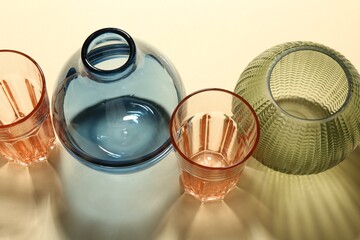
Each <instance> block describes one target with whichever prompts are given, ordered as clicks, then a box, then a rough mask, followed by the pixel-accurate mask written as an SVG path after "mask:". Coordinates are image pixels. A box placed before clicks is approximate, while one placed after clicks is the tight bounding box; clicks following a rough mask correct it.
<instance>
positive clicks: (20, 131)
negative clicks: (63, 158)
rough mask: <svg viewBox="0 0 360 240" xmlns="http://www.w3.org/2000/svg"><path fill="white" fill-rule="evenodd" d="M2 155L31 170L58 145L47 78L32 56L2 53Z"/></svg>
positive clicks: (18, 53)
mask: <svg viewBox="0 0 360 240" xmlns="http://www.w3.org/2000/svg"><path fill="white" fill-rule="evenodd" d="M0 109H1V111H0V155H1V157H2V158H4V159H6V160H8V161H12V162H14V163H17V164H21V165H24V166H29V165H30V164H31V163H33V162H37V161H42V160H45V159H47V157H48V155H49V153H50V150H51V149H52V148H53V147H54V145H55V135H54V132H53V129H52V123H51V118H50V109H49V99H48V95H47V92H46V84H45V77H44V74H43V72H42V70H41V68H40V66H39V65H38V64H37V63H36V62H35V61H34V60H33V59H32V58H31V57H29V56H28V55H26V54H24V53H21V52H18V51H15V50H0Z"/></svg>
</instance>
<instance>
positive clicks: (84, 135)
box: [52, 28, 185, 172]
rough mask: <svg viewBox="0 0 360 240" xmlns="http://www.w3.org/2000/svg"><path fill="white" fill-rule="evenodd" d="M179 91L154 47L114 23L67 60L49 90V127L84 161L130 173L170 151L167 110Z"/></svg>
mask: <svg viewBox="0 0 360 240" xmlns="http://www.w3.org/2000/svg"><path fill="white" fill-rule="evenodd" d="M184 96H185V91H184V87H183V84H182V82H181V79H180V77H179V75H178V73H177V71H176V70H175V68H174V67H173V65H172V64H171V63H170V61H169V60H167V59H166V58H165V57H164V56H163V55H162V54H160V53H159V52H158V51H157V50H155V49H154V48H152V47H150V46H149V45H146V44H145V43H143V42H141V41H135V40H133V39H132V38H131V36H130V35H129V34H127V33H126V32H124V31H123V30H120V29H116V28H105V29H100V30H98V31H96V32H94V33H93V34H91V35H90V36H89V37H88V38H87V39H86V41H85V42H84V44H83V46H82V49H81V50H79V51H78V52H76V53H75V54H74V56H73V57H72V58H71V59H70V60H69V61H68V62H67V63H66V64H65V66H64V69H63V71H62V73H61V75H60V77H59V80H58V82H57V87H56V89H55V92H54V94H53V105H52V107H53V119H54V128H55V131H56V133H57V136H58V137H59V139H60V142H61V143H62V144H63V145H64V146H65V148H66V149H67V150H68V151H69V152H70V153H71V154H73V156H75V158H76V159H78V160H80V161H81V162H82V163H84V164H86V165H88V166H90V167H92V168H94V169H96V170H101V171H106V172H130V171H135V170H140V169H144V168H145V167H148V166H151V165H152V164H155V163H156V162H158V161H160V160H161V159H162V158H163V157H164V156H165V155H166V154H167V153H168V152H169V151H170V150H171V149H172V146H171V143H170V139H169V138H170V136H169V128H168V125H169V121H170V115H171V113H172V111H173V110H174V108H175V107H176V105H177V104H178V103H179V102H180V100H181V99H182V98H183V97H184Z"/></svg>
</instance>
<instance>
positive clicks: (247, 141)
mask: <svg viewBox="0 0 360 240" xmlns="http://www.w3.org/2000/svg"><path fill="white" fill-rule="evenodd" d="M259 134H260V128H259V122H258V119H257V116H256V114H255V111H254V110H253V109H252V107H251V106H250V105H249V104H248V103H247V102H246V101H245V100H244V99H243V98H242V97H240V96H239V95H237V94H235V93H233V92H230V91H228V90H224V89H218V88H211V89H203V90H200V91H198V92H195V93H192V94H190V95H188V96H187V97H186V98H184V99H183V100H182V101H181V102H180V103H179V105H178V106H177V107H176V108H175V110H174V112H173V114H172V117H171V120H170V136H171V141H172V144H173V146H174V148H175V152H176V156H177V159H178V163H179V166H180V169H181V172H180V178H181V181H182V184H183V186H184V189H185V192H186V193H188V194H191V195H193V196H195V197H196V198H197V199H199V200H201V201H203V202H206V201H212V200H222V199H224V197H225V196H226V194H227V193H228V192H229V191H230V190H231V189H232V188H233V187H235V185H236V183H237V181H238V179H239V177H240V175H241V173H242V171H243V169H244V167H245V164H246V160H247V159H248V158H249V157H250V156H251V154H252V152H253V151H254V149H255V147H256V145H257V143H258V139H259Z"/></svg>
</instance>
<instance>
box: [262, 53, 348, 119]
mask: <svg viewBox="0 0 360 240" xmlns="http://www.w3.org/2000/svg"><path fill="white" fill-rule="evenodd" d="M341 64H342V63H341V61H340V60H338V59H337V58H336V56H332V54H331V53H327V52H324V51H323V50H322V49H321V50H318V49H316V48H315V49H314V48H310V47H302V48H294V49H290V50H288V51H285V52H283V53H282V54H280V55H279V56H278V58H276V59H275V61H274V62H273V64H272V66H271V67H270V70H269V73H268V75H267V77H268V86H269V90H270V94H271V96H272V99H273V100H274V102H275V105H277V106H278V107H279V108H280V109H281V110H282V112H283V113H285V114H287V115H288V116H292V117H294V118H296V119H301V120H309V121H315V120H325V119H328V118H332V117H333V116H334V115H336V113H337V112H339V111H341V109H342V108H343V107H344V106H345V105H346V102H347V99H348V97H349V95H350V94H349V93H350V82H349V79H348V76H349V74H348V73H347V72H346V69H344V67H343V66H342V65H341Z"/></svg>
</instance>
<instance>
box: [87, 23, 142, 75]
mask: <svg viewBox="0 0 360 240" xmlns="http://www.w3.org/2000/svg"><path fill="white" fill-rule="evenodd" d="M135 57H136V47H135V42H134V40H133V39H132V38H131V36H130V35H128V34H127V33H126V32H125V31H123V30H120V29H116V28H104V29H100V30H98V31H96V32H94V33H93V34H91V35H90V36H89V37H88V38H87V39H86V41H85V42H84V45H83V47H82V50H81V58H82V62H83V64H84V66H85V68H86V69H87V70H88V71H90V72H91V73H92V74H95V75H101V76H106V75H109V76H116V78H115V79H119V78H121V77H124V76H126V75H128V74H129V73H130V72H131V70H132V68H131V66H132V65H133V64H134V62H135ZM106 80H109V79H106ZM111 80H114V79H113V78H111Z"/></svg>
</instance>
